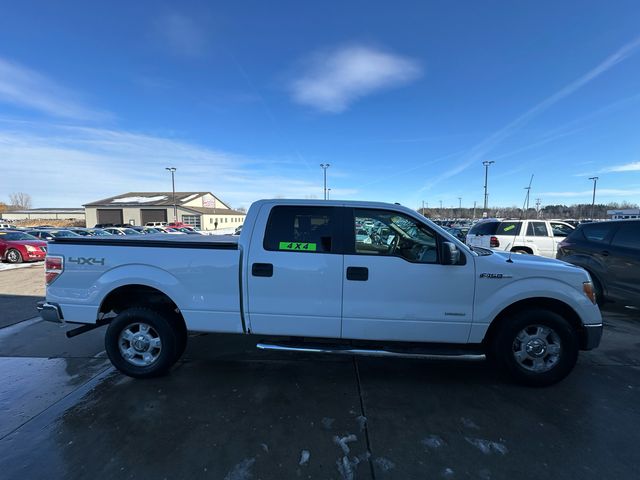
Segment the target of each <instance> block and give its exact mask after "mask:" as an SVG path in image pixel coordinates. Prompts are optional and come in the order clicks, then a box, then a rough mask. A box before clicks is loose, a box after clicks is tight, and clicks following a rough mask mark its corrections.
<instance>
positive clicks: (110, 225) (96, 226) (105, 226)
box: [93, 223, 115, 229]
mask: <svg viewBox="0 0 640 480" xmlns="http://www.w3.org/2000/svg"><path fill="white" fill-rule="evenodd" d="M114 226H115V225H114V224H113V223H96V224H95V225H94V226H93V228H101V229H102V228H107V227H114Z"/></svg>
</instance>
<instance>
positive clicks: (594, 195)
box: [589, 177, 599, 220]
mask: <svg viewBox="0 0 640 480" xmlns="http://www.w3.org/2000/svg"><path fill="white" fill-rule="evenodd" d="M598 178H599V177H589V180H593V198H592V199H591V220H593V214H594V210H595V208H596V184H597V183H598Z"/></svg>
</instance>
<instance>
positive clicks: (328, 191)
mask: <svg viewBox="0 0 640 480" xmlns="http://www.w3.org/2000/svg"><path fill="white" fill-rule="evenodd" d="M330 194H331V189H330V188H327V200H329V195H330Z"/></svg>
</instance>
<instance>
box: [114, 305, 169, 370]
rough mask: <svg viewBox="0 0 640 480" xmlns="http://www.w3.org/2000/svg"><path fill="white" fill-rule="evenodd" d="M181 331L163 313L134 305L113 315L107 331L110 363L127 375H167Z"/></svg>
mask: <svg viewBox="0 0 640 480" xmlns="http://www.w3.org/2000/svg"><path fill="white" fill-rule="evenodd" d="M178 338H179V333H178V327H176V326H175V322H172V321H171V320H170V318H169V317H167V316H165V315H163V314H162V313H159V312H156V311H154V310H150V309H148V308H144V307H132V308H128V309H126V310H124V311H122V312H121V313H120V314H119V315H118V316H117V317H116V318H114V319H113V320H112V321H111V323H110V324H109V327H108V328H107V333H106V335H105V349H106V351H107V355H108V356H109V359H110V360H111V363H113V365H114V366H115V367H116V368H117V369H118V370H120V371H121V372H122V373H124V374H125V375H129V376H130V377H135V378H150V377H157V376H160V375H164V374H165V373H167V372H168V371H169V369H170V368H171V366H172V365H173V364H174V363H175V361H176V360H177V352H178V350H179V340H178Z"/></svg>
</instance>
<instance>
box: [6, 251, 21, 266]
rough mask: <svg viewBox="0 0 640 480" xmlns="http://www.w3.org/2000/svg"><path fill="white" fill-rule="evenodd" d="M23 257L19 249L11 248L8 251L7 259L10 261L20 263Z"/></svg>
mask: <svg viewBox="0 0 640 480" xmlns="http://www.w3.org/2000/svg"><path fill="white" fill-rule="evenodd" d="M21 259H22V258H21V255H20V252H18V251H17V250H9V252H8V253H7V261H8V262H9V263H19V262H20V260H21Z"/></svg>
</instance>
